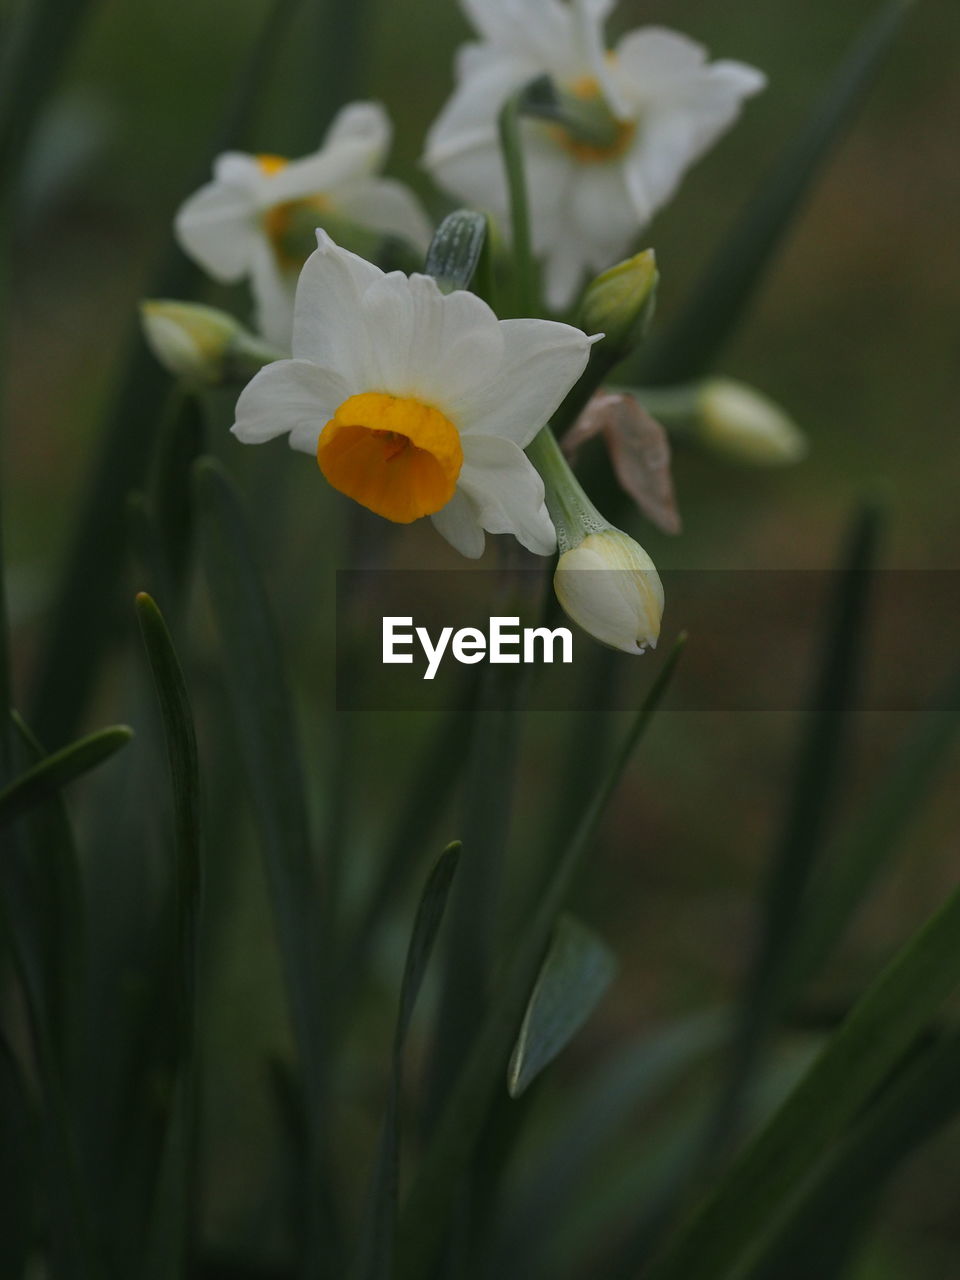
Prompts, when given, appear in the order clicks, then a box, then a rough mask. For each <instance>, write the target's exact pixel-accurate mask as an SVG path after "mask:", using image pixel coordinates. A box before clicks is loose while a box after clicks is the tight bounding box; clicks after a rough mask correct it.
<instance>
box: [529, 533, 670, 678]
mask: <svg viewBox="0 0 960 1280" xmlns="http://www.w3.org/2000/svg"><path fill="white" fill-rule="evenodd" d="M553 586H554V590H555V591H556V593H557V599H558V600H559V601H560V604H561V606H562V607H563V610H564V612H565V613H566V614H567V616H568V617H569V618H571V619H572V620H573V621H574V622H576V623H577V624H578V625H579V626H581V627H583V629H584V631H587V632H589V633H590V635H592V636H594V637H595V638H596V639H597V640H599V641H600V642H601V643H602V644H607V645H610V647H611V648H613V649H621V650H623V652H624V653H643V651H644V649H646V648H647V646H649V647H650V648H652V649H653V648H656V645H657V640H658V638H659V636H660V620H661V618H662V616H663V585H662V584H661V582H660V575H659V574H658V573H657V570H656V568H655V567H654V563H653V561H652V560H651V559H650V557H649V556H648V555H647V553H646V552H645V551H644V549H643V547H641V546H640V545H639V543H636V542H634V540H633V538H630V537H628V536H627V535H626V534H625V533H621V531H620V530H619V529H612V528H607V529H603V530H601V531H600V532H596V533H588V534H587V535H586V537H585V538H584V539H583V540H582V541H581V542H579V543H577V545H576V546H573V547H570V548H569V549H568V550H567V551H564V552H563V554H562V555H561V557H560V559H559V561H558V563H557V568H556V572H555V574H554V577H553Z"/></svg>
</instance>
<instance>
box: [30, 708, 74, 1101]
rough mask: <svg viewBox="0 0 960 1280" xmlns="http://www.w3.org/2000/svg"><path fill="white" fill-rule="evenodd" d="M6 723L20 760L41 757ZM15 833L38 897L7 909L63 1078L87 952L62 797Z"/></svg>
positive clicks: (38, 749) (33, 811) (36, 809)
mask: <svg viewBox="0 0 960 1280" xmlns="http://www.w3.org/2000/svg"><path fill="white" fill-rule="evenodd" d="M12 720H13V724H14V727H15V729H16V732H17V734H18V735H19V738H20V741H21V743H22V744H23V746H24V748H25V751H26V758H27V759H28V760H30V761H31V762H33V761H41V760H42V759H44V757H45V754H46V753H45V752H44V750H43V747H42V745H41V744H40V743H39V742H38V741H37V739H36V738H35V737H34V736H33V734H32V733H31V732H30V730H29V728H28V727H27V726H26V725H25V724H24V722H23V720H22V719H21V717H20V716H19V715H18V714H17V713H16V712H13V715H12ZM19 834H20V835H21V837H22V842H21V847H20V848H21V851H20V856H21V857H22V858H23V860H24V869H25V871H26V872H27V873H28V879H29V880H32V882H33V883H34V884H35V885H36V886H37V890H38V894H37V900H36V901H35V902H34V904H33V909H32V910H31V908H30V906H28V904H27V903H26V902H23V901H22V900H21V902H20V903H18V904H17V906H16V907H15V908H13V909H14V910H15V911H16V913H17V915H18V916H19V917H20V919H19V920H18V922H17V923H18V925H20V926H22V933H23V937H24V946H25V947H26V948H29V949H30V951H32V952H33V957H32V958H31V960H30V964H31V967H32V969H33V971H34V972H35V973H37V974H38V975H42V978H40V982H42V988H43V991H44V1007H45V1018H46V1023H47V1026H48V1027H49V1034H50V1037H51V1041H52V1043H53V1046H54V1053H55V1056H56V1059H57V1062H58V1064H59V1070H60V1073H61V1074H62V1075H66V1074H67V1072H68V1070H69V1067H70V1065H71V1064H72V1060H73V1055H74V1052H75V1050H76V1047H77V1043H78V1036H79V1035H80V1034H81V1028H80V1027H79V1025H78V1014H79V1012H80V999H79V996H80V990H81V987H82V977H83V974H84V970H85V961H86V954H87V953H86V948H85V945H84V933H85V911H86V904H85V902H84V896H83V886H82V883H81V878H80V863H79V859H78V856H77V849H76V844H75V842H74V838H73V831H72V830H71V827H70V819H69V817H68V814H67V807H66V804H65V802H64V799H63V795H62V793H60V792H55V793H54V794H53V795H52V796H50V797H49V799H48V800H47V802H46V803H45V804H42V805H37V806H35V807H34V808H33V809H31V811H30V812H29V814H27V815H25V817H24V819H23V821H22V823H21V826H20V830H19ZM37 990H38V991H39V990H40V986H39V985H38V988H37Z"/></svg>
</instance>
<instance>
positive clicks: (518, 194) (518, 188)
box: [498, 87, 540, 316]
mask: <svg viewBox="0 0 960 1280" xmlns="http://www.w3.org/2000/svg"><path fill="white" fill-rule="evenodd" d="M525 93H526V87H524V88H523V89H518V90H517V92H516V93H514V94H513V95H512V96H511V97H509V98H508V99H507V101H506V102H505V103H504V104H503V107H502V108H501V110H500V117H499V122H498V123H499V129H500V147H501V149H502V151H503V165H504V169H505V170H506V175H507V189H508V191H509V193H510V229H511V232H512V235H513V257H514V263H515V265H516V271H517V309H518V311H519V312H520V314H521V315H523V316H533V315H536V314H537V312H538V311H539V310H540V308H539V305H538V301H539V300H538V298H537V287H536V275H535V270H534V261H533V250H532V248H531V243H530V207H529V203H528V200H527V177H526V172H525V169H524V163H523V146H522V143H521V140H520V112H521V106H522V104H523V99H524V95H525Z"/></svg>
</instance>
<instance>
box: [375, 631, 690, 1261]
mask: <svg viewBox="0 0 960 1280" xmlns="http://www.w3.org/2000/svg"><path fill="white" fill-rule="evenodd" d="M682 645H683V638H681V640H680V641H678V643H677V645H676V647H675V648H674V651H673V653H672V654H670V656H669V657H668V658H667V661H666V662H665V663H664V666H663V667H662V669H661V671H660V673H659V675H658V676H657V678H656V680H655V681H654V683H653V685H652V687H651V689H650V691H649V692H648V694H647V697H646V698H645V700H644V703H643V706H642V707H641V709H640V711H639V713H638V715H637V718H636V720H635V722H634V724H633V726H632V728H631V730H630V732H629V733H628V734H627V736H626V738H625V740H624V742H623V743H622V744H621V747H620V749H619V751H618V753H617V756H616V758H615V759H614V761H613V762H612V764H611V767H610V769H609V771H608V772H607V774H606V776H605V777H604V778H603V779H602V780H601V781H600V783H599V784H598V786H597V790H596V792H595V794H594V796H593V798H592V800H591V803H590V805H589V806H588V808H587V810H586V812H585V813H584V815H583V818H582V820H581V822H580V825H579V827H578V828H577V830H576V831H575V833H574V835H573V837H572V839H571V841H570V844H569V845H568V847H567V848H566V850H565V851H564V853H563V856H562V857H561V858H560V860H559V861H558V863H557V866H556V869H555V871H554V874H553V876H552V878H551V879H550V881H549V883H548V884H547V886H546V888H545V891H544V894H543V897H542V899H541V902H540V905H539V907H538V910H537V913H536V915H535V917H534V918H533V920H532V921H531V923H530V925H529V927H528V928H527V930H526V932H525V933H524V936H523V937H522V938H521V939H520V941H519V943H518V945H517V948H516V950H515V951H514V952H513V954H512V955H511V957H510V959H509V962H508V964H507V967H506V969H505V971H504V974H503V978H502V981H501V982H500V984H499V986H498V990H497V994H496V996H495V998H494V1000H493V1003H492V1005H491V1007H490V1010H489V1012H488V1013H487V1015H486V1016H485V1018H484V1021H483V1024H482V1026H481V1028H480V1031H479V1033H478V1035H477V1037H476V1040H475V1042H474V1046H473V1049H472V1051H471V1054H470V1057H469V1058H468V1059H467V1061H466V1063H465V1064H464V1067H463V1070H462V1071H461V1072H460V1075H459V1076H458V1078H457V1081H456V1083H455V1085H454V1087H453V1090H452V1091H451V1094H450V1097H449V1099H448V1101H447V1105H446V1107H445V1108H444V1112H443V1115H442V1116H441V1117H440V1121H439V1123H438V1126H437V1129H436V1132H435V1133H434V1135H433V1137H432V1139H431V1141H430V1143H429V1145H428V1147H427V1150H426V1152H425V1155H424V1159H423V1162H422V1164H421V1167H420V1171H419V1173H418V1176H417V1179H416V1182H415V1183H414V1186H413V1188H412V1191H411V1194H410V1197H409V1199H408V1201H407V1204H406V1206H405V1208H404V1212H403V1215H402V1217H401V1221H400V1256H399V1266H398V1270H399V1274H400V1275H401V1276H403V1277H404V1280H420V1278H421V1277H422V1276H424V1275H426V1274H428V1272H429V1268H430V1264H431V1261H432V1259H433V1258H434V1256H435V1254H436V1251H437V1249H438V1247H439V1244H440V1241H441V1239H442V1236H443V1232H444V1229H445V1222H446V1214H447V1210H448V1209H449V1207H450V1204H451V1203H452V1200H453V1198H454V1197H455V1196H456V1194H457V1189H458V1187H459V1186H460V1185H461V1178H462V1175H463V1173H464V1170H465V1168H466V1165H467V1163H468V1161H469V1159H470V1156H471V1154H472V1152H473V1150H474V1149H475V1146H476V1143H477V1141H478V1139H479V1137H480V1134H481V1131H482V1129H483V1123H484V1117H485V1116H486V1114H487V1112H488V1109H489V1106H490V1102H491V1099H492V1098H493V1097H494V1096H495V1094H496V1090H497V1085H498V1083H499V1082H500V1081H501V1080H502V1079H503V1072H504V1071H505V1070H506V1065H507V1059H508V1058H509V1055H510V1050H511V1047H512V1045H513V1043H514V1041H515V1039H516V1034H517V1027H518V1026H519V1023H520V1020H521V1018H522V1017H523V1011H524V1009H525V1007H526V1004H527V1000H528V998H529V994H530V988H531V986H532V985H533V982H534V980H535V978H536V975H537V971H538V969H539V967H540V964H541V962H542V960H543V955H544V952H545V951H546V948H547V946H548V944H549V941H550V935H551V933H552V931H553V927H554V924H555V922H556V919H557V916H558V915H559V913H560V911H561V909H562V907H563V904H564V901H565V899H566V896H567V894H568V892H569V890H570V887H571V884H572V881H573V878H574V876H575V874H576V872H577V871H578V870H579V867H580V864H581V862H582V860H583V857H584V855H585V854H586V852H587V851H588V849H589V848H590V846H591V844H592V841H593V837H594V834H595V832H596V829H597V826H598V825H599V822H600V819H601V817H602V816H603V812H604V809H605V808H606V805H607V802H608V801H609V799H610V797H611V795H612V794H613V791H614V789H615V787H616V785H617V782H618V781H619V779H620V776H621V774H622V773H623V770H624V768H625V767H626V764H627V761H628V760H629V758H630V756H631V755H632V753H633V749H634V747H635V746H636V744H637V742H638V741H639V739H640V737H641V735H642V733H643V731H644V729H645V728H646V727H647V725H648V724H649V722H650V719H651V717H652V716H653V714H654V712H655V711H656V709H657V707H658V706H659V704H660V702H661V699H662V698H663V695H664V694H665V693H666V690H667V688H668V687H669V684H670V680H671V678H672V676H673V672H674V670H675V668H676V664H677V661H678V659H679V657H680V652H681V649H682Z"/></svg>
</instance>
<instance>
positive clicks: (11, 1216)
mask: <svg viewBox="0 0 960 1280" xmlns="http://www.w3.org/2000/svg"><path fill="white" fill-rule="evenodd" d="M35 1124H36V1122H35V1117H34V1116H33V1108H32V1107H31V1105H30V1099H29V1094H28V1092H27V1089H26V1088H25V1087H24V1080H23V1074H22V1072H21V1069H20V1064H19V1062H18V1061H17V1059H16V1057H15V1056H14V1053H13V1050H12V1049H11V1047H10V1045H9V1044H8V1043H7V1040H6V1037H5V1036H4V1034H3V1028H2V1026H0V1180H2V1181H0V1185H2V1186H3V1195H2V1196H0V1275H4V1276H11V1277H14V1276H23V1275H24V1274H25V1269H26V1262H27V1254H28V1253H29V1250H30V1246H31V1244H32V1241H31V1238H30V1237H31V1234H32V1233H31V1223H32V1220H33V1216H34V1206H35V1198H36V1192H37V1186H36V1181H37V1168H36V1156H35V1151H36V1134H35V1132H34V1129H35Z"/></svg>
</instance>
